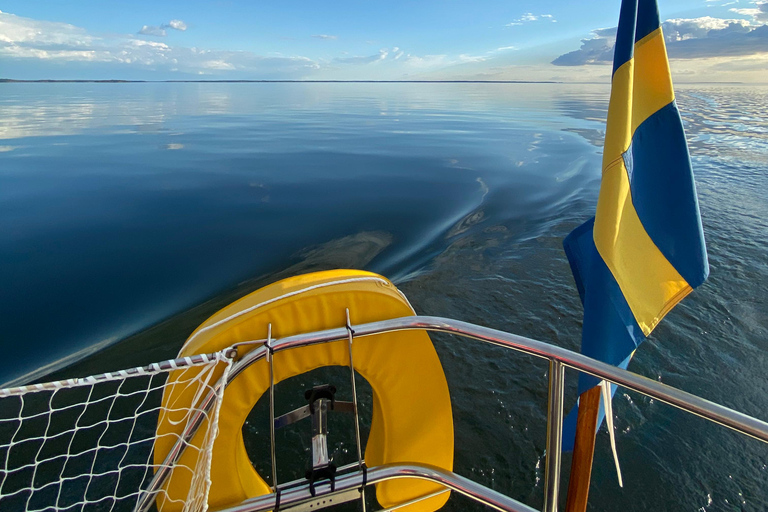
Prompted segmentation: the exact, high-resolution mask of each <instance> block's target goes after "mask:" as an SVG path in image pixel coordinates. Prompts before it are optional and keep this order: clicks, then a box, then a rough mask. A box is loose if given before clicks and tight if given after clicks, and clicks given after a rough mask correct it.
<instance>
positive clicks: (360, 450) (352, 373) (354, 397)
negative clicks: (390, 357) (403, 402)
mask: <svg viewBox="0 0 768 512" xmlns="http://www.w3.org/2000/svg"><path fill="white" fill-rule="evenodd" d="M346 314H347V324H346V328H347V337H348V340H349V343H348V346H349V373H350V376H351V379H352V403H353V404H354V408H355V443H357V460H358V463H359V467H360V471H363V447H362V443H361V442H360V418H359V417H358V414H357V385H356V384H355V363H354V362H353V361H352V338H353V335H354V333H355V331H354V330H353V329H352V323H351V322H350V321H349V308H346ZM360 503H362V505H363V512H366V511H365V487H362V488H361V489H360Z"/></svg>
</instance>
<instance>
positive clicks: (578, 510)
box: [565, 386, 600, 512]
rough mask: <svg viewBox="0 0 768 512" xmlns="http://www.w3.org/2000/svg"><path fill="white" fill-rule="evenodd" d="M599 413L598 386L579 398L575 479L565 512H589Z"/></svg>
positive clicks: (571, 481)
mask: <svg viewBox="0 0 768 512" xmlns="http://www.w3.org/2000/svg"><path fill="white" fill-rule="evenodd" d="M599 410H600V386H595V387H593V388H592V389H588V390H587V391H585V392H583V393H582V394H581V396H580V397H579V413H578V416H577V419H576V441H575V444H574V446H573V460H572V462H571V477H570V479H569V481H568V500H567V502H566V505H565V512H584V511H585V510H586V509H587V499H588V498H589V481H590V479H591V477H592V460H593V459H594V455H595V434H596V431H597V416H598V412H599Z"/></svg>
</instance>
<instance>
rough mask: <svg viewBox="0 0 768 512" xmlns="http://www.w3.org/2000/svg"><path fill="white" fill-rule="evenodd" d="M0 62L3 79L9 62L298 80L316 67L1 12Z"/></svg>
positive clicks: (299, 61) (297, 59)
mask: <svg viewBox="0 0 768 512" xmlns="http://www.w3.org/2000/svg"><path fill="white" fill-rule="evenodd" d="M171 24H175V25H176V27H177V28H175V30H183V29H186V24H184V23H183V22H182V21H181V20H171V22H169V23H168V24H167V28H172V27H171ZM182 27H183V28H182ZM0 58H6V61H5V63H4V66H3V72H4V73H3V74H7V73H8V72H9V71H8V70H9V69H11V65H12V64H14V62H18V61H22V60H25V61H27V62H34V61H37V62H43V61H45V62H53V61H56V62H61V63H66V62H87V63H91V65H93V66H102V67H101V68H94V69H107V68H104V66H105V65H108V66H111V67H109V68H108V69H109V70H110V71H109V73H110V74H112V76H114V72H115V71H114V70H115V69H117V70H118V71H119V70H121V69H122V70H125V71H126V72H129V71H131V70H134V71H135V70H137V69H138V70H146V71H148V72H165V73H185V74H197V73H205V74H218V75H223V76H231V75H227V73H232V72H234V71H238V72H240V73H241V76H242V77H245V78H249V77H250V78H302V77H305V76H306V75H308V74H310V73H312V72H314V71H315V70H316V69H318V68H319V65H318V64H317V63H316V62H314V61H313V60H311V59H309V58H307V57H302V56H263V55H258V54H255V53H253V52H244V51H222V50H206V49H198V48H187V47H182V46H171V45H168V44H165V43H163V42H160V41H151V40H146V39H141V38H137V37H134V36H130V35H124V36H118V35H115V36H101V37H97V36H93V35H91V34H89V33H88V32H87V31H86V30H84V29H82V28H79V27H75V26H73V25H69V24H66V23H58V22H49V21H39V20H34V19H30V18H24V17H21V16H15V15H13V14H8V13H4V12H0ZM115 66H117V68H115ZM42 69H46V68H42ZM55 69H56V70H60V69H61V68H55ZM46 78H58V77H57V76H47V77H46ZM66 78H69V76H66Z"/></svg>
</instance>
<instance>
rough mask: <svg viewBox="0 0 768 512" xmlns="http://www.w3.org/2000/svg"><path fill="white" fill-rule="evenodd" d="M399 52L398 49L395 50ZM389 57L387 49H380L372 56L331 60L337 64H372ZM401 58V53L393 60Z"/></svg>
mask: <svg viewBox="0 0 768 512" xmlns="http://www.w3.org/2000/svg"><path fill="white" fill-rule="evenodd" d="M397 49H398V50H399V48H397ZM388 55H389V49H387V48H382V49H381V50H379V53H377V54H374V55H368V56H363V57H359V56H356V57H338V58H335V59H333V62H335V63H338V64H371V63H372V62H379V61H382V60H384V59H386V58H387V56H388ZM400 57H402V52H399V55H396V56H395V59H399V58H400Z"/></svg>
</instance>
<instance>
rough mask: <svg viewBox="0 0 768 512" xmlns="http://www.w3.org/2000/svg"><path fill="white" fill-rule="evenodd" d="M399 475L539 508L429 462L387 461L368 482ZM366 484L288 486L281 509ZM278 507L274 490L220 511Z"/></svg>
mask: <svg viewBox="0 0 768 512" xmlns="http://www.w3.org/2000/svg"><path fill="white" fill-rule="evenodd" d="M395 478H418V479H421V480H429V481H431V482H435V483H437V484H440V485H442V486H444V487H447V488H448V489H451V490H453V491H456V492H458V493H459V494H463V495H464V496H467V497H468V498H469V499H471V500H473V501H476V502H478V503H482V504H483V505H486V506H488V507H491V508H493V509H495V510H501V511H503V512H536V510H535V509H533V508H531V507H529V506H528V505H524V504H523V503H520V502H519V501H516V500H514V499H512V498H510V497H508V496H504V495H503V494H501V493H499V492H496V491H494V490H492V489H488V488H487V487H483V486H482V485H480V484H478V483H476V482H473V481H472V480H470V479H468V478H464V477H463V476H459V475H457V474H455V473H452V472H450V471H446V470H444V469H440V468H437V467H434V466H428V465H426V464H423V465H422V464H385V465H383V466H377V467H375V468H371V469H369V470H368V474H367V484H368V485H370V484H376V483H379V482H383V481H385V480H393V479H395ZM362 484H363V473H362V472H361V471H358V472H355V473H351V474H347V475H343V476H339V477H337V478H336V483H335V486H334V491H331V487H330V485H329V484H328V483H326V482H321V483H317V484H315V490H316V494H317V497H316V498H315V497H313V496H312V495H311V494H310V492H309V485H304V486H302V487H298V488H292V489H284V490H283V491H282V492H281V493H280V509H281V510H282V509H283V508H286V509H288V508H290V507H293V506H296V505H301V504H302V503H309V502H312V501H313V500H315V499H319V500H320V501H323V500H326V501H329V500H328V498H329V497H331V496H334V495H336V494H342V493H344V492H347V491H350V490H354V489H357V488H358V487H360V486H361V485H362ZM276 506H277V496H276V495H275V494H271V493H270V494H264V495H262V496H258V497H256V498H251V499H249V500H246V501H244V502H242V503H240V504H239V505H235V506H234V507H229V508H226V509H224V510H220V511H219V512H266V511H268V510H274V509H275V507H276ZM319 508H322V507H319Z"/></svg>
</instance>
